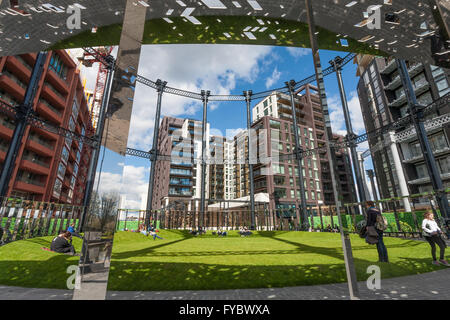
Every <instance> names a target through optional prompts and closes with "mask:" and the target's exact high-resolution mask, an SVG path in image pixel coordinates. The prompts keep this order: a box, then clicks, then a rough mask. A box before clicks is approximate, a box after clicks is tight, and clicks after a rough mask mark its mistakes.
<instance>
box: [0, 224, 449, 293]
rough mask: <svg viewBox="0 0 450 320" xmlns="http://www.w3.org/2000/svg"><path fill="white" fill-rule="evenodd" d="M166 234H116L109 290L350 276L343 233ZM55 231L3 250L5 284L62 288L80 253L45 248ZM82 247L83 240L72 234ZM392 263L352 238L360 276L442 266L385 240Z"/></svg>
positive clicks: (424, 250) (409, 246)
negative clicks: (371, 269)
mask: <svg viewBox="0 0 450 320" xmlns="http://www.w3.org/2000/svg"><path fill="white" fill-rule="evenodd" d="M161 236H162V237H163V238H164V240H159V239H157V240H153V239H152V238H150V237H149V238H147V237H145V236H143V235H141V234H136V233H130V232H118V233H117V234H116V236H115V240H114V243H115V244H114V248H113V256H112V262H111V272H110V276H109V287H108V289H109V290H207V289H209V290H211V289H237V288H263V287H285V286H296V285H314V284H325V283H338V282H344V281H346V275H345V268H344V261H343V255H342V248H341V240H340V236H339V234H332V233H304V232H282V231H280V232H259V233H256V234H255V235H253V236H251V237H248V238H241V237H239V236H238V235H237V234H236V232H232V233H231V235H230V236H228V237H226V238H218V237H217V236H212V235H206V236H202V237H192V236H190V235H189V234H187V233H186V232H183V231H174V230H163V231H161ZM50 240H51V237H45V238H39V239H30V240H23V241H17V242H14V243H10V244H8V245H6V246H3V247H1V248H0V268H1V270H2V272H1V273H0V284H2V285H17V286H25V287H46V288H65V285H66V279H67V277H68V276H69V274H67V273H66V269H67V267H68V266H69V265H72V264H77V263H78V258H77V257H70V256H66V255H59V254H55V253H52V252H46V251H42V250H41V249H40V247H42V246H44V245H49V241H50ZM74 242H75V245H76V247H77V249H78V250H79V249H80V246H81V242H80V241H79V240H78V239H74ZM385 243H386V245H387V247H388V251H389V256H390V260H391V263H390V264H384V263H381V264H378V263H376V261H377V260H378V255H377V251H376V248H375V247H374V246H369V245H367V244H365V243H364V241H363V240H362V239H360V238H358V237H357V236H355V237H352V247H353V254H354V257H355V265H356V269H357V274H358V280H366V279H367V277H368V274H366V270H367V267H368V266H369V265H372V264H378V265H380V266H381V276H382V278H389V277H396V276H403V275H411V274H418V273H424V272H430V271H433V270H437V269H440V267H435V266H433V265H432V264H431V258H430V249H429V245H428V244H427V243H424V242H419V241H409V240H401V239H393V238H387V239H386V240H385Z"/></svg>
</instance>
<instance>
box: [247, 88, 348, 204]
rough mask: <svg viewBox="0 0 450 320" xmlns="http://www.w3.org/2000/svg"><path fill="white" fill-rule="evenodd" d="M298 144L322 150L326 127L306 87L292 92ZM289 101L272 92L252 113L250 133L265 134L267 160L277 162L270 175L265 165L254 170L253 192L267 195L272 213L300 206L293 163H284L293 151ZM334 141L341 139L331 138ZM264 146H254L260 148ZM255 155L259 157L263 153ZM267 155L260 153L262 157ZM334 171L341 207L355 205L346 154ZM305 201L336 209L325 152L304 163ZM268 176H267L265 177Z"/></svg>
mask: <svg viewBox="0 0 450 320" xmlns="http://www.w3.org/2000/svg"><path fill="white" fill-rule="evenodd" d="M295 103H296V112H297V121H298V129H299V137H300V140H301V141H300V144H301V146H302V147H303V150H307V149H314V148H318V147H322V146H324V145H325V139H326V138H325V131H324V130H325V123H324V119H323V115H322V111H321V106H320V100H319V96H318V93H317V88H316V87H314V86H312V85H306V86H304V87H302V88H300V89H299V90H298V92H296V97H295ZM292 120H293V117H292V109H291V100H290V96H289V95H287V94H284V93H280V92H274V93H273V94H272V95H270V96H268V97H267V98H265V99H264V100H262V101H261V102H260V103H258V104H257V105H255V107H254V108H253V121H254V122H253V124H252V128H253V129H255V130H256V131H257V135H258V137H260V133H259V132H260V130H261V129H263V130H266V132H267V135H266V139H267V140H266V142H265V143H266V145H267V147H266V150H267V152H268V155H267V156H269V157H276V156H277V155H279V156H280V161H279V163H272V171H271V172H270V171H269V170H270V169H269V166H268V165H266V164H262V163H258V164H256V165H254V167H253V168H254V179H255V193H259V192H264V193H268V194H269V196H270V209H289V208H294V207H297V208H298V207H299V205H300V201H301V200H300V199H301V197H300V185H299V178H298V174H299V173H298V165H297V164H296V163H297V161H296V160H286V159H283V155H286V154H292V152H294V149H295V136H294V130H293V124H292ZM334 139H335V140H342V139H343V137H342V136H338V135H335V136H334ZM261 144H262V141H258V145H260V146H261ZM261 151H262V149H261V150H258V153H259V152H261ZM265 156H266V155H265V154H258V157H260V158H264V157H265ZM336 161H337V163H336V170H337V173H338V174H339V181H340V184H341V192H342V196H343V201H344V202H353V201H355V200H356V199H355V187H354V183H353V177H352V171H351V163H350V158H349V155H348V153H347V150H346V149H341V150H337V152H336ZM302 166H303V168H302V172H303V177H304V187H305V196H306V200H307V204H308V205H311V206H318V205H328V204H334V195H333V189H332V182H331V175H330V167H329V161H328V156H327V152H326V151H325V150H324V151H320V152H319V153H317V154H314V155H313V156H312V157H308V158H306V159H303V162H302ZM267 173H269V174H267Z"/></svg>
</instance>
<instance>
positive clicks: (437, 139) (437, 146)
mask: <svg viewBox="0 0 450 320" xmlns="http://www.w3.org/2000/svg"><path fill="white" fill-rule="evenodd" d="M430 143H431V148H433V150H434V151H437V150H443V149H446V148H448V143H447V140H446V139H445V137H444V134H442V133H440V134H437V135H434V136H432V137H431V138H430Z"/></svg>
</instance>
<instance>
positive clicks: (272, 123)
mask: <svg viewBox="0 0 450 320" xmlns="http://www.w3.org/2000/svg"><path fill="white" fill-rule="evenodd" d="M269 123H270V127H271V128H272V129H278V130H281V123H280V122H279V121H275V120H270V121H269ZM272 131H274V130H272Z"/></svg>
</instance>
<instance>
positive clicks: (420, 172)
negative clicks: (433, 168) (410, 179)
mask: <svg viewBox="0 0 450 320" xmlns="http://www.w3.org/2000/svg"><path fill="white" fill-rule="evenodd" d="M416 171H417V178H418V179H420V178H425V177H427V176H428V171H427V168H426V166H425V164H421V165H418V166H416Z"/></svg>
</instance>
